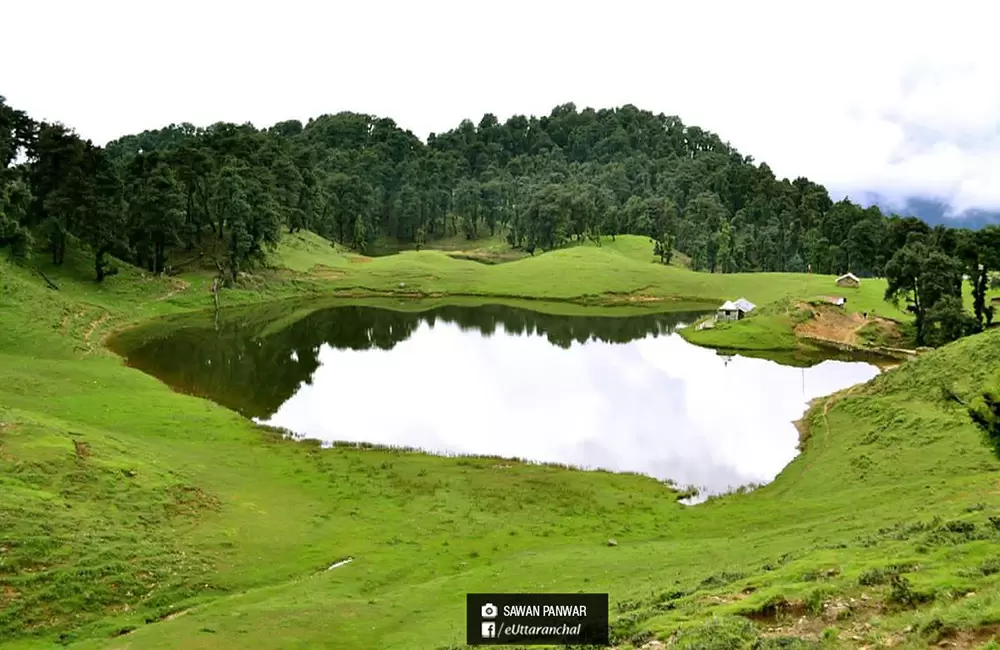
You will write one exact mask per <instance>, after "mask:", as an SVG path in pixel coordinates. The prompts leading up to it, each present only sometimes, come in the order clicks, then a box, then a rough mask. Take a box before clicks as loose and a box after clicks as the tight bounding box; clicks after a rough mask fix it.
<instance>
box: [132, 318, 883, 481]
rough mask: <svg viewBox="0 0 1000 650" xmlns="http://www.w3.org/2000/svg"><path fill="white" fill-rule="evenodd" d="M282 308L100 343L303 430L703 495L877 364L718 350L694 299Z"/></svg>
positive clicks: (744, 475)
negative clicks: (604, 310) (707, 343)
mask: <svg viewBox="0 0 1000 650" xmlns="http://www.w3.org/2000/svg"><path fill="white" fill-rule="evenodd" d="M290 314H292V310H289V309H282V310H278V312H277V313H271V314H268V313H266V312H260V311H258V312H254V311H249V312H242V313H241V314H240V315H238V316H235V317H230V318H225V319H223V321H222V322H221V323H219V325H218V327H217V329H216V328H213V327H212V325H211V324H205V323H204V322H199V321H189V322H188V323H187V324H185V323H184V322H183V321H178V322H177V324H176V325H169V326H163V325H159V326H157V327H156V328H153V329H149V330H147V331H144V330H142V329H140V330H133V331H132V332H129V333H126V335H123V336H122V337H120V338H119V339H118V340H116V341H115V342H114V343H113V347H115V348H116V349H117V350H118V351H119V352H120V353H122V354H123V355H124V356H125V357H126V358H127V361H128V363H129V365H131V366H134V367H137V368H139V369H142V370H144V371H146V372H148V373H150V374H153V375H155V376H157V377H160V378H161V379H163V380H164V381H165V382H167V383H168V384H170V385H172V386H174V387H175V388H177V389H178V390H182V391H184V392H188V393H192V394H196V395H201V396H204V397H208V398H210V399H213V400H214V401H216V402H219V403H221V404H223V405H225V406H228V407H230V408H233V409H235V410H237V411H239V412H241V413H243V414H244V415H246V416H247V417H251V418H253V419H255V420H257V421H259V422H263V423H267V424H270V425H274V426H279V427H284V428H287V429H289V430H291V431H293V432H295V433H297V434H301V435H303V436H306V437H310V438H318V439H321V440H324V441H335V440H337V441H352V442H369V443H377V444H383V445H393V446H406V447H416V448H420V449H424V450H427V451H430V452H435V453H442V454H484V455H498V456H504V457H517V458H524V459H528V460H532V461H541V462H556V463H564V464H568V465H575V466H579V467H584V468H602V469H609V470H615V471H632V472H639V473H642V474H647V475H650V476H653V477H656V478H659V479H669V480H672V481H673V482H674V483H676V484H677V485H680V486H695V487H698V488H699V489H701V490H702V492H703V494H712V493H719V492H724V491H726V490H728V489H732V488H735V487H738V486H741V485H746V484H749V483H766V482H769V481H771V480H772V479H773V478H774V477H775V476H776V475H777V474H778V473H779V472H780V471H781V470H782V468H784V467H785V465H787V464H788V463H789V462H790V461H791V460H792V459H793V458H794V457H795V455H796V453H797V451H796V447H797V444H798V432H797V431H796V429H795V427H794V425H793V424H792V423H793V421H794V420H796V419H798V418H799V417H800V416H801V415H802V413H803V412H804V410H805V408H806V405H807V403H808V402H809V401H810V400H811V399H813V398H816V397H820V396H823V395H828V394H830V393H833V392H835V391H837V390H840V389H842V388H846V387H848V386H852V385H854V384H857V383H861V382H865V381H867V380H869V379H871V378H872V377H874V376H875V375H877V374H878V372H879V370H878V368H877V367H876V366H874V365H872V364H869V363H864V362H856V361H839V360H825V361H822V362H820V363H817V364H815V365H812V366H810V367H796V366H792V365H782V364H779V363H777V362H775V361H771V360H766V359H755V358H746V357H742V356H724V355H720V354H718V353H717V352H715V351H714V350H709V349H704V348H699V347H697V346H694V345H691V344H689V343H687V342H686V341H684V339H682V338H681V337H680V336H679V335H678V334H677V333H676V329H677V328H678V327H681V326H683V325H684V324H686V323H690V322H692V321H694V320H695V318H697V316H698V315H697V314H692V313H668V314H651V315H643V316H632V317H607V316H604V317H566V316H551V315H545V314H540V313H536V312H532V311H527V310H523V309H515V308H509V307H500V306H488V307H442V308H437V309H433V310H430V311H426V312H421V313H408V312H399V311H392V310H387V309H377V308H373V307H357V306H354V307H334V308H329V309H322V310H320V311H315V312H313V313H311V314H308V315H306V316H304V317H302V318H295V317H294V316H291V315H290Z"/></svg>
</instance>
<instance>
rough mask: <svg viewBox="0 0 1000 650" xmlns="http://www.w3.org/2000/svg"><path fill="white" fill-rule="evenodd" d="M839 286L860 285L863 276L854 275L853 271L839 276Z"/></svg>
mask: <svg viewBox="0 0 1000 650" xmlns="http://www.w3.org/2000/svg"><path fill="white" fill-rule="evenodd" d="M837 286H838V287H860V286H861V278H859V277H858V276H856V275H854V274H853V273H845V274H844V275H842V276H840V277H839V278H837Z"/></svg>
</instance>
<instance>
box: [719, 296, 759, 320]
mask: <svg viewBox="0 0 1000 650" xmlns="http://www.w3.org/2000/svg"><path fill="white" fill-rule="evenodd" d="M755 307H756V305H754V304H753V303H752V302H750V301H749V300H747V299H746V298H740V299H739V300H736V301H732V300H727V301H726V302H724V303H722V306H721V307H719V308H718V309H717V310H716V312H715V320H740V319H741V318H743V317H744V316H746V315H747V314H749V313H750V312H752V311H753V310H754V308H755Z"/></svg>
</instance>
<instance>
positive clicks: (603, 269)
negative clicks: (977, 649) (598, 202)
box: [0, 242, 1000, 650]
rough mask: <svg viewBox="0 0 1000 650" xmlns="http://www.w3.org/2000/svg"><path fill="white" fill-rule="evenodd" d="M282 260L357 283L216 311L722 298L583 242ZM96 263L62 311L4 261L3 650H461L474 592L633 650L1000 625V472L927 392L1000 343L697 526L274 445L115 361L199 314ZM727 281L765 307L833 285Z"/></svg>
mask: <svg viewBox="0 0 1000 650" xmlns="http://www.w3.org/2000/svg"><path fill="white" fill-rule="evenodd" d="M307 243H308V242H307ZM314 243H315V242H314ZM290 248H291V250H287V249H286V251H285V252H284V254H285V255H291V256H292V257H296V256H298V257H297V259H298V262H297V263H296V262H293V264H297V265H298V266H299V268H303V267H305V266H308V267H309V269H310V270H315V268H316V265H317V264H322V265H324V268H330V269H338V268H344V269H347V271H345V275H344V276H343V277H341V278H335V279H332V280H331V279H330V278H320V279H317V278H316V277H312V278H308V279H301V278H286V281H285V282H283V283H282V282H278V281H275V283H274V285H273V286H269V287H265V288H263V289H260V290H256V291H254V290H242V291H232V292H227V294H226V298H225V300H227V301H229V302H252V301H254V300H260V299H262V298H266V297H277V296H280V295H290V294H292V293H293V292H295V291H298V292H304V291H305V292H317V293H318V292H319V291H321V290H325V289H329V288H330V287H331V286H332V285H335V286H339V287H340V288H353V289H357V288H358V287H366V288H368V289H379V288H381V289H386V290H395V288H396V287H398V283H399V282H406V283H407V284H409V283H414V284H418V286H421V287H426V288H428V289H429V288H431V287H437V288H438V289H437V290H439V291H444V290H445V288H450V289H451V290H461V289H465V290H466V291H465V292H466V293H470V294H477V293H478V294H481V295H489V293H490V292H494V293H498V294H506V293H507V292H512V291H517V290H518V289H517V288H518V286H519V285H518V282H522V283H524V288H523V290H522V291H521V293H519V294H517V295H529V296H532V297H559V298H577V299H579V298H580V297H581V296H604V297H607V295H608V293H609V291H616V292H618V293H622V294H626V293H627V294H630V295H632V296H637V295H638V296H647V295H651V296H662V297H676V296H682V297H696V296H697V297H702V298H704V297H707V296H708V295H709V292H711V291H723V290H726V291H729V290H730V288H731V287H729V285H725V286H724V285H723V284H721V283H719V284H717V283H718V282H719V281H718V280H716V279H715V277H714V276H704V277H692V276H696V274H691V273H690V272H687V271H684V270H683V269H672V268H663V267H659V266H656V265H651V264H642V263H639V262H638V261H635V260H631V259H629V257H628V256H626V255H622V254H621V253H619V252H616V251H613V250H601V249H595V248H584V247H579V248H576V249H570V250H567V251H557V252H554V253H549V254H546V255H542V256H538V257H536V258H529V259H526V260H523V261H520V262H512V263H508V264H504V265H502V266H485V265H481V264H477V263H475V262H463V261H459V260H453V259H451V258H448V257H447V256H444V255H442V254H439V253H435V252H421V253H405V254H401V255H398V256H394V257H390V258H380V259H376V260H372V261H370V262H360V263H359V262H356V261H352V260H354V259H356V258H355V257H354V256H350V255H348V254H344V253H341V252H337V251H332V252H331V253H329V254H324V253H323V251H322V250H321V249H316V250H314V252H313V253H309V255H312V257H308V256H307V255H306V254H305V253H302V251H301V250H300V245H299V244H293V245H291V246H290ZM602 248H603V247H602ZM338 259H339V260H341V262H337V260H338ZM86 262H87V260H86V259H85V258H84V257H79V256H75V255H74V256H71V258H70V265H69V266H68V267H67V268H64V269H51V268H46V273H47V274H49V275H50V277H52V278H53V279H54V280H55V281H56V282H57V283H58V284H59V285H60V287H61V290H60V291H59V292H55V291H51V290H49V289H46V288H45V286H44V284H43V283H42V282H41V280H40V279H39V278H38V277H37V276H36V275H34V274H33V273H32V272H30V271H29V270H26V269H23V268H20V267H15V266H12V265H10V264H9V263H7V262H6V261H0V291H2V293H0V325H2V327H0V645H3V646H4V647H12V648H54V647H64V646H67V645H68V646H69V647H79V648H144V649H145V648H150V649H155V648H226V647H239V648H254V647H262V648H316V647H328V648H352V649H354V648H384V649H388V650H391V649H393V648H442V649H443V648H455V647H460V646H459V644H460V643H461V639H462V638H463V636H464V630H463V629H462V626H463V620H464V594H465V593H466V592H467V591H473V590H483V589H495V590H514V591H531V590H539V591H556V590H577V589H581V590H590V591H607V592H609V593H610V594H611V600H612V603H613V613H612V619H613V631H614V637H615V639H616V642H617V643H619V644H622V645H623V646H624V645H626V644H629V643H634V644H635V645H639V644H641V643H644V642H645V641H647V640H648V639H650V638H652V637H653V636H660V637H662V638H666V637H667V636H669V635H671V634H672V633H674V632H675V631H677V630H680V631H681V633H680V637H678V638H679V641H678V643H680V644H681V645H682V646H684V647H687V646H690V647H695V646H697V647H702V648H720V650H721V648H736V647H750V645H752V644H754V643H757V647H766V646H767V644H769V643H777V642H776V641H775V639H774V638H773V637H794V638H795V639H800V640H805V641H808V642H818V640H819V639H820V638H821V635H822V636H823V638H826V639H827V641H825V642H824V643H826V644H827V645H833V646H838V645H841V646H862V645H868V646H872V645H878V644H881V643H884V642H888V641H892V642H893V643H894V644H895V645H903V646H913V647H919V646H925V645H927V644H930V643H935V642H937V641H938V640H940V639H942V638H946V637H947V638H951V639H953V640H954V641H955V642H961V643H959V645H962V644H964V645H966V646H970V645H973V642H984V641H985V640H986V638H988V636H989V634H990V629H991V628H990V627H989V626H991V625H995V624H997V623H1000V591H998V589H997V583H998V581H1000V571H998V570H997V567H1000V555H998V554H997V551H996V548H998V542H1000V530H998V526H1000V519H998V518H997V517H998V516H1000V488H998V476H1000V474H998V471H1000V462H998V461H997V459H996V458H995V457H994V456H993V455H992V454H991V452H990V450H989V449H988V448H987V447H986V446H985V445H984V444H983V441H982V439H981V435H980V432H979V431H978V430H977V429H976V428H975V427H974V426H973V425H972V424H971V423H970V422H969V420H968V418H967V416H966V415H965V413H964V412H963V411H962V409H961V408H959V407H957V406H956V405H955V404H954V403H952V402H948V401H946V400H944V399H942V398H940V397H939V394H940V386H941V385H942V384H948V385H949V386H950V387H951V388H952V389H953V390H955V391H956V392H957V393H958V394H959V395H962V396H964V397H969V396H971V395H972V394H974V393H975V392H976V391H978V390H980V389H981V388H982V386H983V385H984V384H985V383H986V382H987V381H988V380H989V379H990V373H991V372H993V371H994V369H995V368H997V367H1000V330H995V331H992V332H989V333H987V334H983V335H980V336H977V337H972V338H969V339H965V340H963V341H960V342H958V343H956V344H953V345H951V346H948V347H946V348H943V349H941V350H939V351H936V352H933V353H931V354H928V355H926V356H925V357H922V358H920V359H919V360H917V361H913V362H909V363H906V364H904V365H903V366H902V367H900V368H898V369H896V370H893V371H891V372H889V373H887V374H885V375H883V376H880V377H879V378H877V379H876V380H874V381H873V382H871V383H869V384H868V385H866V386H863V387H858V388H856V389H854V390H852V391H849V392H847V393H844V394H840V395H837V396H834V397H831V398H829V399H826V400H822V401H821V402H820V403H819V404H817V406H816V407H815V408H814V409H813V411H812V412H811V414H810V415H809V417H808V418H807V420H806V422H805V423H804V426H803V428H804V430H805V432H806V434H807V438H808V439H807V443H806V445H805V451H804V453H803V454H802V455H801V456H800V457H798V458H797V459H796V460H795V461H794V462H793V463H792V464H791V465H790V466H789V467H788V468H787V469H786V470H785V472H783V473H782V474H781V475H780V476H779V477H778V479H777V480H776V481H775V482H774V483H772V484H771V485H769V486H767V487H765V488H762V489H760V490H758V491H755V492H753V493H750V494H746V495H732V496H728V497H724V498H720V499H715V500H712V501H710V502H708V503H706V504H703V505H700V506H697V507H695V508H692V509H685V508H683V507H681V506H680V505H678V504H677V503H676V494H675V493H674V492H672V491H671V490H670V489H668V488H667V487H666V486H664V485H662V484H660V483H658V482H656V481H654V480H652V479H648V478H644V477H639V476H633V475H620V474H610V473H605V472H581V471H572V470H564V469H560V468H556V467H545V466H534V465H523V464H520V463H517V462H510V461H503V460H499V459H455V458H437V457H431V456H427V455H424V454H417V453H401V452H393V451H389V450H377V449H359V448H355V447H340V448H335V449H331V450H322V449H319V448H317V447H316V446H314V445H310V444H299V443H291V442H287V441H282V440H280V439H278V438H276V437H275V435H274V434H273V433H272V432H270V431H267V430H264V429H261V428H258V427H256V426H254V425H253V424H252V423H249V422H247V421H245V420H243V419H242V418H240V417H238V416H237V415H236V414H234V413H232V412H230V411H227V410H226V409H223V408H221V407H219V406H216V405H214V404H211V403H209V402H206V401H204V400H200V399H196V398H192V397H187V396H183V395H179V394H176V393H173V392H171V391H170V390H168V389H167V388H166V387H165V386H163V385H162V384H161V383H159V382H158V381H156V380H155V379H153V378H151V377H148V376H145V375H143V374H142V373H139V372H138V371H135V370H132V369H129V368H127V367H125V366H124V365H123V364H122V362H121V360H120V359H118V358H117V357H115V356H113V355H111V354H110V353H108V352H107V351H105V350H104V349H103V348H102V346H101V345H100V341H101V339H102V337H103V336H104V335H105V334H106V333H107V332H108V331H109V330H110V329H111V328H112V327H114V326H117V325H121V324H125V323H129V322H134V321H136V320H139V319H146V318H150V317H153V316H156V315H159V314H164V313H169V312H176V311H181V310H185V309H189V308H191V307H194V306H199V305H205V304H210V297H209V296H208V292H207V287H206V286H205V284H204V282H205V279H204V278H200V277H198V276H196V275H191V276H186V277H185V278H184V282H185V283H186V284H187V286H186V287H184V286H183V285H181V284H180V283H179V282H177V281H169V280H163V279H158V278H148V277H143V275H142V274H141V273H139V272H138V271H135V270H134V269H125V270H124V271H123V272H122V274H121V275H119V276H116V277H114V278H111V279H110V280H109V281H108V282H107V283H106V284H105V285H104V286H101V287H97V286H96V285H94V284H93V283H92V282H88V281H84V280H80V279H79V278H82V277H87V276H86V275H85V270H86V269H87V264H86ZM337 264H340V266H339V267H338V266H337ZM633 265H634V266H633ZM473 269H474V270H473ZM503 269H512V270H508V271H503V272H502V273H498V272H500V271H502V270H503ZM394 270H395V272H398V273H399V274H400V275H399V276H397V277H393V275H392V273H393V272H394ZM425 272H426V274H427V275H435V274H437V275H436V277H434V278H430V277H424V273H425ZM633 275H636V276H640V277H632V276H633ZM399 278H406V279H399ZM722 279H724V280H726V281H733V282H735V283H736V285H737V286H742V287H743V288H745V289H746V290H743V288H741V289H738V290H735V291H733V292H732V293H734V294H740V295H746V296H747V297H748V298H750V299H751V300H754V301H756V302H759V303H762V302H766V301H767V300H768V299H769V298H771V299H772V300H777V299H779V298H780V297H782V295H785V294H786V293H787V292H795V291H804V292H805V293H806V294H807V295H808V293H810V292H813V291H814V290H815V291H817V292H819V291H821V289H822V285H823V283H824V282H825V280H823V279H822V278H813V277H811V276H791V277H783V276H781V275H780V274H779V275H778V277H772V278H761V280H762V281H756V282H754V281H753V280H754V278H750V277H747V276H743V277H741V276H727V277H725V278H722ZM338 282H342V284H339V285H338ZM588 283H589V285H588ZM726 287H729V288H726ZM672 291H673V292H674V293H671V292H672ZM754 292H757V293H754ZM727 295H728V294H727ZM637 302H642V301H637ZM609 537H614V538H615V539H616V540H617V541H618V546H616V547H609V546H608V545H607V544H606V540H607V539H608V538H609ZM346 557H352V558H354V561H353V562H352V563H350V564H348V565H346V566H343V567H340V568H338V569H335V570H332V571H326V568H327V567H328V566H329V565H330V564H331V563H333V562H336V561H338V560H341V559H343V558H346ZM889 565H900V566H896V568H891V567H890V566H889ZM900 572H902V573H904V574H905V580H903V579H900V578H895V579H893V578H892V574H893V573H900ZM970 592H974V594H975V595H972V596H968V595H967V594H969V593H970ZM782 612H785V613H790V614H794V616H793V617H792V618H791V619H790V620H788V621H782V620H780V618H781V614H782ZM741 614H742V615H752V616H754V617H755V620H756V621H757V623H756V624H751V623H750V622H749V621H748V620H747V619H746V618H745V617H744V616H740V615H741ZM800 615H801V616H800ZM800 618H801V620H799V619H800ZM826 628H834V629H833V630H832V631H831V630H827V631H826V632H825V633H824V630H826ZM835 637H836V638H835ZM782 644H783V647H786V646H787V643H784V642H782V643H781V644H779V645H782Z"/></svg>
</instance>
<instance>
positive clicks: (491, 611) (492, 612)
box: [480, 603, 497, 618]
mask: <svg viewBox="0 0 1000 650" xmlns="http://www.w3.org/2000/svg"><path fill="white" fill-rule="evenodd" d="M480 609H481V611H482V615H483V618H496V617H497V606H496V605H494V604H493V603H486V604H485V605H483V606H482V607H481V608H480Z"/></svg>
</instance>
